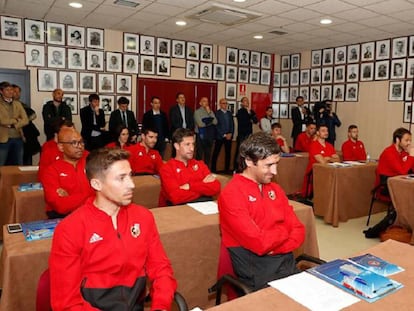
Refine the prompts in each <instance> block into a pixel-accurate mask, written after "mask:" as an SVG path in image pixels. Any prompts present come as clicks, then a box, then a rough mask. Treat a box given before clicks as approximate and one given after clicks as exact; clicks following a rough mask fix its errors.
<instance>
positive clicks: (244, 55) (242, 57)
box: [239, 50, 250, 66]
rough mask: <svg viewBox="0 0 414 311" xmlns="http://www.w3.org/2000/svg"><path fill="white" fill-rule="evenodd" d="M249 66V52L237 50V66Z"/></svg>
mask: <svg viewBox="0 0 414 311" xmlns="http://www.w3.org/2000/svg"><path fill="white" fill-rule="evenodd" d="M249 64H250V51H247V50H239V65H240V66H249Z"/></svg>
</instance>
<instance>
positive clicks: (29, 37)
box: [24, 19, 45, 43]
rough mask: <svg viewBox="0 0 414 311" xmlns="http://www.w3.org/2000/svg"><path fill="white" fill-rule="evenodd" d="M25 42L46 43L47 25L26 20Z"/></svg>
mask: <svg viewBox="0 0 414 311" xmlns="http://www.w3.org/2000/svg"><path fill="white" fill-rule="evenodd" d="M24 40H25V41H27V42H35V43H44V42H45V23H44V22H42V21H36V20H33V19H25V20H24Z"/></svg>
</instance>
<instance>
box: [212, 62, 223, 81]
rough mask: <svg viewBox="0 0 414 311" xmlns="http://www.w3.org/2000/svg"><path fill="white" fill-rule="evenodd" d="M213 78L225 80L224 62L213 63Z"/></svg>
mask: <svg viewBox="0 0 414 311" xmlns="http://www.w3.org/2000/svg"><path fill="white" fill-rule="evenodd" d="M213 79H214V80H219V81H224V65H222V64H214V65H213Z"/></svg>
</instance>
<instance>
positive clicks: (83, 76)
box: [79, 72, 96, 93]
mask: <svg viewBox="0 0 414 311" xmlns="http://www.w3.org/2000/svg"><path fill="white" fill-rule="evenodd" d="M79 91H81V92H89V93H96V74H95V73H93V72H80V73H79Z"/></svg>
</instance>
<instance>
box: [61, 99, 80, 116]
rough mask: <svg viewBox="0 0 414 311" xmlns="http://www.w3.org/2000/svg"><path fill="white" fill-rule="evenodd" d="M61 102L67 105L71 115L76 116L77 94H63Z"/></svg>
mask: <svg viewBox="0 0 414 311" xmlns="http://www.w3.org/2000/svg"><path fill="white" fill-rule="evenodd" d="M62 102H64V103H65V104H66V105H68V107H69V108H70V111H71V112H72V114H73V115H74V114H78V94H65V95H64V96H63V98H62Z"/></svg>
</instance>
